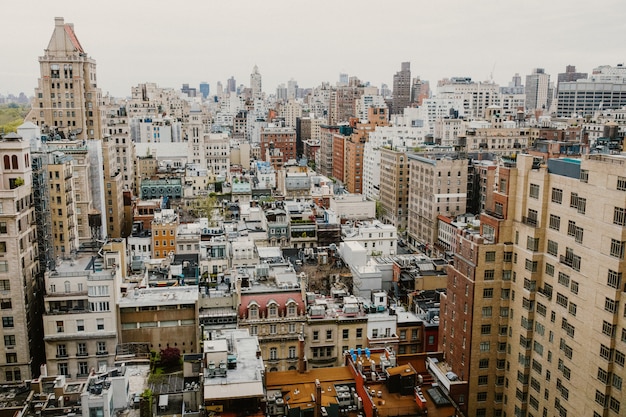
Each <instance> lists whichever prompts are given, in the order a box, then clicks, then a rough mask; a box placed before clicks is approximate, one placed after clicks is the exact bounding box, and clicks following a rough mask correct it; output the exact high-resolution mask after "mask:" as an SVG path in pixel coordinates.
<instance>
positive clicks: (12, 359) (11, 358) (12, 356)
mask: <svg viewBox="0 0 626 417" xmlns="http://www.w3.org/2000/svg"><path fill="white" fill-rule="evenodd" d="M6 359H7V363H17V353H7V354H6Z"/></svg>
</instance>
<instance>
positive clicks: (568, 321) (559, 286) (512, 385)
mask: <svg viewBox="0 0 626 417" xmlns="http://www.w3.org/2000/svg"><path fill="white" fill-rule="evenodd" d="M625 163H626V160H625V159H624V157H623V156H620V155H602V154H595V155H587V156H585V157H583V159H582V160H575V159H571V158H563V159H548V160H547V163H541V161H540V160H538V159H537V158H536V157H533V156H531V155H518V156H517V160H516V161H512V160H507V161H503V163H502V164H501V165H500V166H499V167H498V169H497V172H496V176H495V182H494V186H493V200H492V202H491V203H490V207H489V208H487V209H486V210H485V211H484V212H483V213H482V214H481V226H480V232H477V231H471V230H469V229H465V230H464V231H463V232H462V233H461V234H460V235H459V237H458V243H457V247H456V255H455V261H454V264H453V266H452V267H451V268H450V269H449V278H448V289H447V294H446V295H445V296H444V297H443V298H442V301H441V306H442V309H441V311H442V323H443V326H442V327H440V328H441V329H442V335H441V337H440V341H441V346H440V347H441V350H442V351H443V352H445V354H446V361H447V362H448V365H449V366H450V368H451V371H452V372H454V373H455V374H456V375H458V376H459V377H460V378H461V379H463V380H467V381H468V382H469V392H470V393H473V394H472V395H471V396H470V397H469V398H468V403H467V407H468V413H467V415H484V416H496V415H504V414H503V413H506V415H530V414H533V415H541V414H542V413H543V414H547V410H555V412H558V415H600V416H602V415H619V414H620V412H621V411H623V408H621V407H623V405H622V404H621V403H622V402H624V395H623V392H622V381H623V379H624V378H625V377H626V371H625V368H624V364H625V362H626V359H625V358H626V345H625V344H624V341H623V335H624V334H625V331H624V328H626V323H625V322H624V314H623V311H622V309H621V308H620V306H622V304H623V299H622V295H623V290H624V282H623V278H622V272H623V271H624V267H625V262H626V261H625V260H624V254H625V248H626V240H625V238H624V233H625V225H626V220H625V219H626V214H625V213H626V210H625V209H624V192H625V191H626V174H625V173H626V171H625V170H624V165H625ZM507 381H508V383H507ZM504 398H508V401H504V400H503V399H504ZM494 404H495V406H494ZM620 410H621V411H620Z"/></svg>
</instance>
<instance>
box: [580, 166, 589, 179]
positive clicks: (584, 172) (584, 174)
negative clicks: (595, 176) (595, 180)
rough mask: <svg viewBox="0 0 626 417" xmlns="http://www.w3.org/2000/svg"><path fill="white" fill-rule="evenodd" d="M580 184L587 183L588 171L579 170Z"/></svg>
mask: <svg viewBox="0 0 626 417" xmlns="http://www.w3.org/2000/svg"><path fill="white" fill-rule="evenodd" d="M580 182H589V170H588V169H581V170H580Z"/></svg>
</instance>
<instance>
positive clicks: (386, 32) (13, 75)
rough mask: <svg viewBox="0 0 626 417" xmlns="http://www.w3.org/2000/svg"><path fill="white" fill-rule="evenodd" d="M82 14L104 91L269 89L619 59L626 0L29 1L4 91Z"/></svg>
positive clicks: (5, 31) (482, 75) (14, 14)
mask: <svg viewBox="0 0 626 417" xmlns="http://www.w3.org/2000/svg"><path fill="white" fill-rule="evenodd" d="M55 16H60V17H64V18H65V22H66V23H74V30H75V32H76V35H77V37H78V39H79V41H80V42H81V44H82V46H83V48H84V49H85V51H86V52H87V53H88V55H89V56H91V57H92V58H94V59H95V60H96V62H97V65H98V66H97V71H98V85H99V87H100V88H101V89H102V91H103V93H107V92H110V93H111V94H112V95H114V96H127V95H130V87H131V86H134V85H137V84H138V83H142V82H156V83H157V84H158V85H159V86H161V87H174V88H177V89H179V88H180V87H181V85H182V83H189V84H190V86H196V87H197V86H198V84H199V83H200V82H201V81H208V82H209V83H210V85H211V91H212V92H215V86H216V83H217V81H222V83H223V84H225V81H226V80H227V79H228V78H229V77H230V76H234V77H235V79H236V81H237V85H239V84H245V85H249V83H250V73H251V71H252V68H253V66H254V65H255V64H256V65H258V67H259V71H260V72H261V74H262V76H263V90H264V91H265V92H271V93H273V92H275V89H276V86H277V85H278V84H279V83H285V84H286V83H287V81H289V80H290V79H291V78H293V79H295V80H297V81H298V84H299V86H300V87H314V86H317V85H319V84H320V83H321V82H323V81H330V82H331V83H333V84H334V83H335V82H336V81H337V80H338V78H339V73H348V74H349V75H350V76H357V77H358V78H359V79H361V80H362V81H369V82H370V83H371V84H372V85H375V86H380V85H381V84H382V83H386V84H388V85H389V86H391V85H392V77H393V74H394V73H395V72H396V71H398V70H399V69H400V63H401V62H403V61H410V62H411V72H412V76H413V77H415V76H418V75H419V76H421V78H422V79H424V80H429V81H430V83H431V87H434V86H436V83H437V80H439V79H441V78H444V77H453V76H470V77H472V78H473V79H474V80H478V81H485V80H489V79H490V76H491V74H492V73H493V80H494V81H495V82H497V83H499V84H501V85H506V84H507V83H508V82H509V81H510V79H511V77H512V76H513V74H514V73H516V72H519V73H520V75H522V79H524V78H523V76H524V75H527V74H529V73H530V72H531V70H532V69H533V68H535V67H543V68H545V69H546V72H547V73H549V74H551V75H552V76H553V77H554V78H556V74H557V73H558V72H563V71H564V69H565V66H566V65H568V64H572V65H576V67H577V69H578V70H579V71H582V72H591V70H592V69H593V68H594V67H596V66H599V65H605V64H610V65H615V64H617V63H623V62H624V60H625V55H626V46H624V39H625V36H626V35H625V33H624V16H626V1H624V0H596V1H593V2H588V1H581V0H523V1H522V0H520V1H517V2H513V1H509V0H431V1H428V0H398V1H395V0H386V1H381V0H377V1H373V0H310V1H306V2H305V1H298V0H265V1H261V0H180V1H170V0H151V1H143V0H124V1H121V0H107V1H97V2H92V1H84V0H56V1H40V0H21V1H14V2H11V7H10V9H9V8H5V13H4V18H3V19H2V23H1V24H0V57H1V58H0V62H1V65H0V93H1V94H5V95H6V94H7V93H13V94H17V93H19V92H25V93H26V94H27V95H29V96H30V95H32V94H33V93H34V88H35V86H36V85H37V79H38V77H39V63H38V61H37V59H38V57H39V56H41V55H43V51H44V49H45V48H46V47H47V45H48V41H49V40H50V37H51V35H52V31H53V29H54V17H55Z"/></svg>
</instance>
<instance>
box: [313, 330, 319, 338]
mask: <svg viewBox="0 0 626 417" xmlns="http://www.w3.org/2000/svg"><path fill="white" fill-rule="evenodd" d="M313 340H320V332H319V331H318V330H314V331H313Z"/></svg>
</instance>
